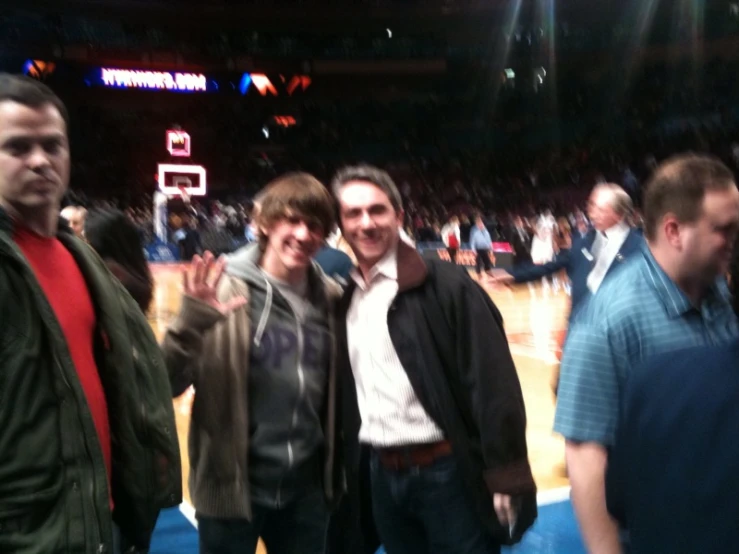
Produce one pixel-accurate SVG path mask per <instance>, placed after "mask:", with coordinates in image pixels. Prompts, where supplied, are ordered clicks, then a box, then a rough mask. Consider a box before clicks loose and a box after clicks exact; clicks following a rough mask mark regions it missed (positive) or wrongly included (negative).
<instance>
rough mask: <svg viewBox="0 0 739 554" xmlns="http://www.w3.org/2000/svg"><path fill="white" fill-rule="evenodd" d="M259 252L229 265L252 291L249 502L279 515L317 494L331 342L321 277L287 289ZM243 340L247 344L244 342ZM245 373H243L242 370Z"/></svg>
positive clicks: (248, 251)
mask: <svg viewBox="0 0 739 554" xmlns="http://www.w3.org/2000/svg"><path fill="white" fill-rule="evenodd" d="M260 256H261V252H260V251H259V249H258V247H257V245H254V246H252V247H247V248H244V249H242V250H240V251H239V252H237V253H236V254H235V255H234V256H232V257H230V258H229V260H228V265H227V270H226V271H227V273H228V274H230V275H232V276H234V277H238V278H240V279H242V280H244V281H245V282H246V283H247V285H248V286H249V292H250V294H249V317H250V321H251V329H252V336H251V337H249V338H250V339H251V349H250V360H249V364H250V367H249V378H248V379H249V380H248V392H245V394H248V395H249V398H248V405H249V434H250V440H249V483H250V489H251V496H252V501H253V502H255V503H257V504H261V505H265V506H269V507H274V508H279V507H280V506H282V505H284V504H285V503H287V502H290V500H291V499H293V498H294V497H295V496H296V495H299V494H301V493H303V492H305V491H306V490H309V489H311V488H320V487H321V470H322V463H323V442H324V436H323V429H322V421H323V412H324V409H325V406H324V403H325V400H326V388H327V379H328V367H329V363H330V356H331V348H332V340H333V339H332V337H331V335H330V334H329V323H328V311H327V310H328V302H327V299H326V297H325V292H324V286H323V283H322V276H321V270H320V268H318V267H317V266H316V265H314V266H313V267H312V268H311V269H310V271H309V275H308V280H307V282H306V283H305V286H304V287H303V289H304V290H302V291H301V290H299V289H300V287H291V286H290V285H289V284H287V283H283V282H280V281H279V280H277V279H275V278H274V277H271V276H269V275H268V274H267V273H265V272H264V271H263V270H262V269H261V268H260V267H259V265H258V262H259V259H260ZM245 339H246V337H245ZM245 369H246V368H245Z"/></svg>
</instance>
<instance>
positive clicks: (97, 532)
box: [56, 359, 103, 550]
mask: <svg viewBox="0 0 739 554" xmlns="http://www.w3.org/2000/svg"><path fill="white" fill-rule="evenodd" d="M56 363H57V366H58V368H59V372H60V373H61V375H62V381H64V384H65V385H66V386H67V388H68V389H69V392H70V393H72V394H74V389H73V388H72V384H71V383H70V382H69V380H68V379H67V375H66V374H65V373H64V367H62V364H61V362H60V361H59V360H58V359H57V361H56ZM77 418H78V419H79V422H80V426H81V427H82V428H83V429H84V423H85V422H84V420H83V418H82V415H81V413H80V411H79V410H78V411H77ZM83 435H84V434H83ZM82 442H83V443H84V444H85V452H86V453H87V457H88V458H89V460H90V465H91V467H92V480H91V483H90V497H91V499H92V511H93V512H94V514H95V521H96V522H97V525H96V526H95V542H96V543H98V545H99V546H102V545H103V542H102V535H103V532H102V528H103V523H102V520H101V519H100V512H99V511H98V508H97V499H96V498H97V494H96V493H97V490H96V487H95V479H96V475H95V462H94V461H93V457H92V450H91V449H90V444H89V442H88V440H87V437H85V436H83V438H82ZM98 550H99V548H98Z"/></svg>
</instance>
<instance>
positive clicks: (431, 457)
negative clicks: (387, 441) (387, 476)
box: [375, 441, 452, 471]
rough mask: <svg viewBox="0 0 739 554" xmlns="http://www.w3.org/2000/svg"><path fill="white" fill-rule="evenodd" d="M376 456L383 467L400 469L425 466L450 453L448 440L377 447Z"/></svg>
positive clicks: (450, 448) (394, 469)
mask: <svg viewBox="0 0 739 554" xmlns="http://www.w3.org/2000/svg"><path fill="white" fill-rule="evenodd" d="M375 452H377V458H378V459H379V460H380V463H381V464H382V465H383V467H385V468H387V469H390V470H392V471H402V470H405V469H409V468H411V467H426V466H430V465H431V464H433V463H434V462H435V461H436V460H438V459H439V458H442V457H444V456H448V455H449V454H451V453H452V444H451V443H450V442H449V441H441V442H434V443H431V444H414V445H411V446H401V447H397V448H377V449H375Z"/></svg>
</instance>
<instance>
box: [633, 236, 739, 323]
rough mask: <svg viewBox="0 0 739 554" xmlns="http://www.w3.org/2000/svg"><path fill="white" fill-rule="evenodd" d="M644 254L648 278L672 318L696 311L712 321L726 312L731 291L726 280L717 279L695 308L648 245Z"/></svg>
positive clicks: (644, 248)
mask: <svg viewBox="0 0 739 554" xmlns="http://www.w3.org/2000/svg"><path fill="white" fill-rule="evenodd" d="M643 253H644V258H645V259H646V262H647V263H646V268H647V277H648V279H649V280H651V282H652V284H653V286H654V288H655V290H656V291H657V295H658V296H659V297H660V299H661V300H662V303H663V304H664V305H665V308H666V309H667V313H668V315H669V316H670V317H672V318H677V317H681V316H683V315H685V314H687V313H688V312H690V311H691V310H696V311H698V312H700V314H701V315H702V316H703V317H705V318H706V319H709V320H710V319H713V318H714V317H715V316H717V315H719V314H720V313H722V312H723V311H724V309H725V307H726V304H727V302H728V301H729V291H728V287H727V286H726V281H725V279H723V278H722V277H717V278H716V281H714V283H713V284H712V285H711V286H710V287H709V289H708V290H707V291H706V294H705V296H704V297H703V299H702V301H701V305H700V306H694V305H693V303H692V302H691V301H690V299H689V298H688V297H687V295H686V294H685V293H684V292H683V291H682V289H681V288H680V287H679V286H678V285H677V283H675V281H673V280H672V279H671V278H670V277H669V276H668V275H667V273H665V271H664V270H663V269H662V268H661V267H660V266H659V264H658V263H657V260H655V259H654V256H653V255H652V252H651V251H650V250H649V246H648V245H647V244H646V243H645V244H644V246H643Z"/></svg>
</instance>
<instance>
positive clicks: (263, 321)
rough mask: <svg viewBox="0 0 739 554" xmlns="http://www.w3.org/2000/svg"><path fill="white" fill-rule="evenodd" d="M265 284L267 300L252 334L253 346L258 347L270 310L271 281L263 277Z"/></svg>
mask: <svg viewBox="0 0 739 554" xmlns="http://www.w3.org/2000/svg"><path fill="white" fill-rule="evenodd" d="M264 282H265V283H266V284H267V300H266V302H265V303H264V310H262V315H261V316H259V325H257V333H256V335H254V346H256V347H259V345H260V344H261V342H262V335H263V334H264V328H265V327H267V320H268V319H269V312H270V311H271V310H272V283H270V282H269V279H266V278H265V279H264Z"/></svg>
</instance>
